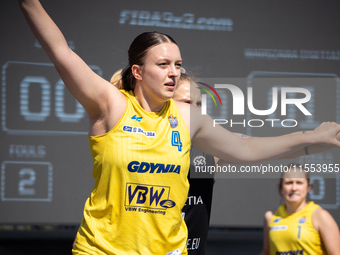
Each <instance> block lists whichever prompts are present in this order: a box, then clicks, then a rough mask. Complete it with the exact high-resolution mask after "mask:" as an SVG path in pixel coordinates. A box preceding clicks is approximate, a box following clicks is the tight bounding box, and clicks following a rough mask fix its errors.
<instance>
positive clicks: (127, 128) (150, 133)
mask: <svg viewBox="0 0 340 255" xmlns="http://www.w3.org/2000/svg"><path fill="white" fill-rule="evenodd" d="M123 131H125V132H129V133H136V134H142V135H145V136H146V137H151V138H155V137H156V133H155V132H153V131H144V130H143V129H142V128H140V127H130V126H124V127H123Z"/></svg>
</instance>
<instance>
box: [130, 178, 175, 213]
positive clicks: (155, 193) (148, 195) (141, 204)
mask: <svg viewBox="0 0 340 255" xmlns="http://www.w3.org/2000/svg"><path fill="white" fill-rule="evenodd" d="M169 196H170V187H168V186H159V185H147V184H140V183H126V190H125V210H126V211H138V212H144V213H155V214H157V213H161V214H164V211H157V210H166V209H169V208H172V207H174V206H175V205H176V203H175V202H174V201H172V200H169ZM137 207H138V208H137ZM141 208H144V209H141Z"/></svg>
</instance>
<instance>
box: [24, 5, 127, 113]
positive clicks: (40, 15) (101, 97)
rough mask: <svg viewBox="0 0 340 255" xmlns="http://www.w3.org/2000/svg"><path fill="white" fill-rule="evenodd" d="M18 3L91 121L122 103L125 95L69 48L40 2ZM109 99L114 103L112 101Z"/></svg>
mask: <svg viewBox="0 0 340 255" xmlns="http://www.w3.org/2000/svg"><path fill="white" fill-rule="evenodd" d="M18 2H19V4H20V8H21V10H22V12H23V14H24V16H25V18H26V20H27V23H28V24H29V26H30V28H31V30H32V32H33V34H34V36H35V37H36V39H37V40H38V41H39V43H40V44H41V46H42V47H43V49H44V50H45V52H46V53H47V55H48V57H49V58H50V59H51V61H52V62H53V64H54V65H55V67H56V69H57V71H58V73H59V75H60V77H61V78H62V80H63V81H64V83H65V85H66V87H67V88H68V89H69V91H70V92H71V94H72V95H73V96H74V97H75V98H76V99H77V100H78V101H79V102H80V103H81V104H82V105H83V106H84V108H85V109H86V111H87V113H88V114H89V116H90V118H102V117H103V115H105V111H106V110H107V109H108V108H111V106H112V105H110V104H111V102H112V101H113V103H115V100H123V98H124V96H123V95H122V94H121V93H120V92H119V90H117V89H116V88H114V86H112V85H111V84H110V83H109V82H108V81H105V80H104V79H103V78H101V77H100V76H99V75H97V74H96V73H95V72H93V71H92V70H91V69H90V67H88V66H87V64H86V63H85V62H84V61H83V60H82V59H81V58H80V57H79V56H78V55H77V54H76V53H74V52H73V51H72V50H71V49H70V48H69V47H68V45H67V42H66V40H65V38H64V36H63V34H62V33H61V31H60V30H59V28H58V27H57V26H56V24H55V23H54V22H53V20H52V19H51V18H50V17H49V15H48V14H47V13H46V11H45V10H44V8H43V7H42V5H41V4H40V2H39V1H38V0H18ZM109 92H110V93H109ZM110 96H113V97H114V99H115V100H111V99H112V98H110ZM124 100H125V99H124ZM124 102H125V101H124ZM108 103H109V104H108ZM123 104H124V103H123Z"/></svg>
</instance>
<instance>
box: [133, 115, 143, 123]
mask: <svg viewBox="0 0 340 255" xmlns="http://www.w3.org/2000/svg"><path fill="white" fill-rule="evenodd" d="M131 119H132V120H136V121H137V122H140V121H141V120H142V119H143V117H137V115H136V114H135V115H133V116H132V117H131Z"/></svg>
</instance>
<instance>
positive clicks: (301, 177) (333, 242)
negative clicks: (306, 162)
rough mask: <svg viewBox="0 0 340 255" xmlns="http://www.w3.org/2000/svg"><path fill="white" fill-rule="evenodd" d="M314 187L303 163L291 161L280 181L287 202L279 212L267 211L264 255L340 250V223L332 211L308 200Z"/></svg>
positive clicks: (334, 253) (334, 252)
mask: <svg viewBox="0 0 340 255" xmlns="http://www.w3.org/2000/svg"><path fill="white" fill-rule="evenodd" d="M311 188H312V186H311V183H310V181H309V175H308V173H307V172H306V171H305V170H304V169H303V168H302V166H301V165H299V164H290V165H289V172H286V173H283V174H282V176H281V178H280V183H279V193H280V195H281V197H282V199H283V201H284V203H283V204H282V205H281V206H280V207H279V208H278V209H277V210H276V212H275V213H273V212H272V211H267V212H266V213H265V216H264V239H263V250H262V252H261V255H269V254H270V255H281V254H282V255H283V254H294V255H295V254H297V255H298V254H310V255H312V254H313V255H322V254H331V255H339V254H340V233H339V227H338V225H337V224H336V222H335V220H334V219H333V217H332V216H331V215H330V214H329V212H328V211H326V210H324V209H322V208H321V207H320V206H318V205H316V204H314V202H313V201H310V202H307V195H308V192H309V191H310V189H311Z"/></svg>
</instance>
